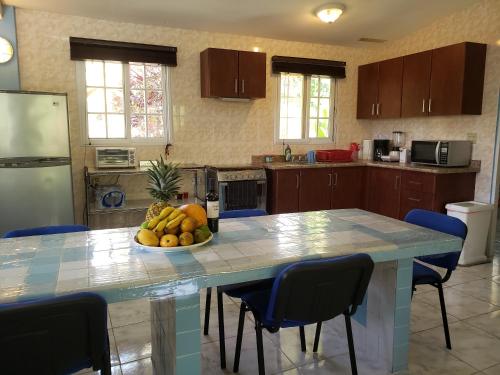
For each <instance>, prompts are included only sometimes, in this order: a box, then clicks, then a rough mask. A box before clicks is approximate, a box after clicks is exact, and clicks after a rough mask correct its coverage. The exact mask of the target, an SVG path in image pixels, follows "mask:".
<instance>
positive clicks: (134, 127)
mask: <svg viewBox="0 0 500 375" xmlns="http://www.w3.org/2000/svg"><path fill="white" fill-rule="evenodd" d="M130 125H131V132H132V138H146V137H147V136H148V132H147V130H146V116H141V115H132V116H130Z"/></svg>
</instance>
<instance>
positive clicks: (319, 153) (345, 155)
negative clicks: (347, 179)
mask: <svg viewBox="0 0 500 375" xmlns="http://www.w3.org/2000/svg"><path fill="white" fill-rule="evenodd" d="M316 161H329V162H336V163H347V162H350V161H352V150H316Z"/></svg>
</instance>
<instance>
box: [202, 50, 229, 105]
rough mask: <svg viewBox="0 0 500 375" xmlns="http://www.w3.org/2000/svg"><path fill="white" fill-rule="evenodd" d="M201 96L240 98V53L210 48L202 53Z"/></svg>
mask: <svg viewBox="0 0 500 375" xmlns="http://www.w3.org/2000/svg"><path fill="white" fill-rule="evenodd" d="M201 96H202V97H205V98H206V97H222V98H235V97H238V51H234V50H227V49H218V48H208V49H206V50H205V51H203V52H202V53H201Z"/></svg>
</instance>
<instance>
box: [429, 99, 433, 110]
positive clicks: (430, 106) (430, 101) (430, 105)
mask: <svg viewBox="0 0 500 375" xmlns="http://www.w3.org/2000/svg"><path fill="white" fill-rule="evenodd" d="M431 109H432V99H429V113H431V112H432V110H431Z"/></svg>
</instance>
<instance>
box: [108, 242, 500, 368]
mask: <svg viewBox="0 0 500 375" xmlns="http://www.w3.org/2000/svg"><path fill="white" fill-rule="evenodd" d="M445 298H446V304H447V309H448V317H449V323H450V331H451V338H452V345H453V350H451V351H449V350H447V349H446V348H445V345H444V335H443V329H442V324H441V315H440V310H439V301H438V295H437V292H436V290H434V288H432V287H422V288H419V290H417V293H416V294H415V296H414V299H413V303H412V319H411V332H412V334H411V338H410V365H409V369H408V371H405V372H403V374H405V375H406V374H412V375H413V374H419V375H426V374H440V375H446V374H450V375H451V374H453V375H461V374H463V375H467V374H487V375H493V374H495V375H498V374H500V242H498V243H497V255H496V257H495V258H494V260H493V262H492V263H489V264H483V265H478V266H473V267H462V268H459V269H457V271H455V272H454V273H453V276H452V278H451V280H450V281H449V282H448V283H447V286H446V289H445ZM202 300H203V301H204V295H202ZM214 300H215V299H214V298H213V299H212V302H213V310H212V317H211V318H212V319H211V324H210V335H209V336H204V337H202V368H203V374H226V373H227V374H228V373H231V371H229V370H226V371H221V370H220V368H219V364H218V363H219V351H218V350H219V346H218V336H217V335H218V333H217V322H216V320H217V319H216V311H217V310H216V307H215V301H214ZM201 306H202V307H204V303H202V304H201ZM203 313H204V311H202V316H203ZM225 315H226V316H225V327H226V337H227V340H226V349H227V357H228V358H227V359H228V368H231V367H232V363H233V353H234V343H235V336H236V328H237V319H238V305H237V303H236V301H232V300H231V299H229V298H226V299H225ZM248 315H249V314H247V316H248ZM109 317H110V327H111V328H110V329H109V336H110V339H111V347H112V361H113V366H114V367H113V374H122V375H131V374H134V375H143V374H151V373H152V369H151V361H150V356H151V339H150V324H149V319H150V316H149V304H148V302H147V301H145V300H139V301H133V302H124V303H117V304H112V305H110V306H109ZM313 330H314V328H308V329H306V338H307V345H308V349H309V351H308V352H307V353H302V352H301V351H300V345H299V340H298V331H296V330H294V329H288V330H282V331H281V332H280V333H279V334H269V333H266V336H265V338H264V351H265V357H266V370H267V374H282V375H299V374H317V375H322V374H350V373H351V372H350V366H349V357H348V355H347V354H346V353H347V343H346V339H345V332H335V331H334V328H333V325H332V324H328V323H327V324H325V326H324V329H323V331H322V339H321V344H320V349H319V352H318V353H317V354H313V353H312V352H311V348H312V339H313V335H314V332H313ZM256 359H257V355H256V346H255V334H254V330H253V325H252V321H251V320H250V317H249V316H248V317H247V324H246V326H245V334H244V339H243V347H242V354H241V364H240V373H241V374H243V375H244V374H256V373H257V360H256ZM358 366H359V373H360V374H369V375H376V374H378V373H377V372H376V371H375V370H373V369H370V367H369V364H365V363H359V364H358ZM186 375H188V374H186Z"/></svg>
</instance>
